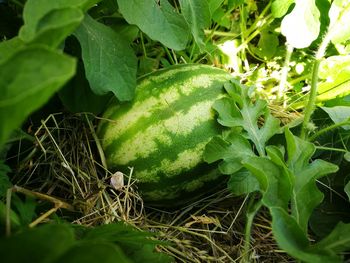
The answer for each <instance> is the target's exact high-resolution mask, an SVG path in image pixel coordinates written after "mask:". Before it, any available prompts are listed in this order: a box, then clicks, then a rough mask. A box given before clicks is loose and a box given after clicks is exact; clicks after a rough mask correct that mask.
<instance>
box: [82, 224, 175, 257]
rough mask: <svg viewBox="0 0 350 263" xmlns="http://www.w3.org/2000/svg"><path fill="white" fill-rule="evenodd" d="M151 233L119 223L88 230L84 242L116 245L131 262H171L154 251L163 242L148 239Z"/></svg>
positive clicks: (163, 255)
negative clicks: (102, 242) (101, 242)
mask: <svg viewBox="0 0 350 263" xmlns="http://www.w3.org/2000/svg"><path fill="white" fill-rule="evenodd" d="M152 236H154V234H152V233H148V232H144V231H139V230H136V229H135V228H133V227H131V226H129V225H126V224H125V223H122V222H119V223H116V224H108V225H102V226H98V227H95V228H93V229H91V230H89V231H88V232H87V233H86V235H85V236H84V240H91V241H93V242H96V241H105V242H107V241H108V242H113V243H116V244H118V246H120V247H121V248H122V249H123V251H124V252H125V254H126V255H127V256H128V257H129V258H130V259H132V260H133V262H137V263H139V262H140V263H143V262H159V263H163V262H173V261H172V258H171V257H169V256H167V255H165V254H163V253H157V252H156V251H155V246H156V245H159V244H163V245H165V244H166V243H165V242H162V241H158V240H153V239H150V237H152Z"/></svg>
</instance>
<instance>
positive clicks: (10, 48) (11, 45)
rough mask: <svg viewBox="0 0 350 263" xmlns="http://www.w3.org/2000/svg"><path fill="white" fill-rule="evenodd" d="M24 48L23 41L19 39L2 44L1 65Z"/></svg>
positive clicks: (0, 46)
mask: <svg viewBox="0 0 350 263" xmlns="http://www.w3.org/2000/svg"><path fill="white" fill-rule="evenodd" d="M23 46H24V43H23V41H22V40H21V39H19V38H18V37H14V38H12V39H10V40H7V41H2V42H0V63H2V62H3V61H5V60H6V59H8V58H9V57H11V56H12V55H13V54H14V53H16V52H17V51H18V50H20V49H21V48H22V47H23Z"/></svg>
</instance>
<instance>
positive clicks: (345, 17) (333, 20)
mask: <svg viewBox="0 0 350 263" xmlns="http://www.w3.org/2000/svg"><path fill="white" fill-rule="evenodd" d="M328 16H329V19H330V23H329V32H330V38H331V41H332V43H333V44H337V43H341V42H344V41H346V40H348V39H349V38H350V28H349V23H350V1H349V0H334V1H333V2H332V5H331V8H330V10H329V13H328Z"/></svg>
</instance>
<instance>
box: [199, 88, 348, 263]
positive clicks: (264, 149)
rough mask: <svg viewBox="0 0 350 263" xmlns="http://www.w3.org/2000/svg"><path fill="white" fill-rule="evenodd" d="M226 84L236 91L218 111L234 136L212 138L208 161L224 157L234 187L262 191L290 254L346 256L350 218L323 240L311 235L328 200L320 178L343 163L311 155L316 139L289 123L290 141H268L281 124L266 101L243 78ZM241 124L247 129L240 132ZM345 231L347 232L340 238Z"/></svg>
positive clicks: (322, 258) (319, 258)
mask: <svg viewBox="0 0 350 263" xmlns="http://www.w3.org/2000/svg"><path fill="white" fill-rule="evenodd" d="M226 90H227V92H228V94H229V95H230V96H229V97H227V98H224V99H221V100H219V101H217V104H214V109H215V110H216V111H217V112H218V122H219V123H220V124H222V125H224V126H227V127H231V129H232V130H231V133H230V134H229V136H227V135H226V134H224V135H223V136H222V137H215V138H213V139H212V140H211V141H210V142H209V144H208V145H207V147H206V152H205V159H206V161H208V162H214V161H217V160H223V161H222V162H221V163H219V168H220V170H221V171H222V172H224V173H227V174H229V173H230V172H231V180H230V182H229V188H230V189H231V190H232V191H233V192H234V193H238V194H239V193H249V192H253V191H259V192H260V193H261V195H262V197H261V201H262V204H263V205H264V206H266V207H267V208H268V209H269V210H270V213H271V216H272V231H273V234H274V237H275V239H276V241H277V243H278V244H279V246H280V247H281V248H282V249H284V250H285V251H286V252H288V253H289V254H290V255H292V256H293V257H295V258H297V259H300V260H303V261H306V262H329V261H331V260H332V261H335V262H341V257H339V256H337V253H339V252H341V251H344V250H345V249H347V247H348V246H350V242H349V240H348V237H347V235H348V231H349V230H348V229H349V225H348V224H339V225H338V226H337V227H336V228H335V229H334V230H333V231H332V232H331V233H330V234H329V235H328V236H326V237H325V238H324V239H323V240H322V241H320V242H319V243H316V244H311V243H310V242H309V240H308V222H309V220H310V217H311V214H312V212H313V211H314V210H315V208H316V207H317V206H318V205H319V204H320V203H321V202H322V200H323V194H322V192H321V191H320V190H319V189H318V187H317V185H316V182H317V180H319V179H320V178H322V177H324V176H326V175H328V174H331V173H334V172H336V171H337V170H338V167H337V166H336V165H334V164H331V163H328V162H326V161H324V160H320V159H317V160H312V161H311V158H312V156H313V155H314V153H315V150H316V148H315V146H314V144H312V143H310V142H307V141H305V140H302V139H300V138H299V137H297V136H294V135H293V134H292V133H291V132H290V131H289V129H287V128H285V129H284V130H285V131H284V134H285V146H280V147H278V146H275V145H268V139H269V138H271V137H272V136H273V135H275V134H276V133H277V132H279V130H280V129H279V122H278V121H276V120H275V119H274V117H272V116H271V114H270V113H269V111H268V110H267V106H266V104H264V103H263V102H262V101H261V100H259V99H256V100H254V103H253V102H251V100H250V99H248V98H249V96H248V91H249V89H248V88H247V87H245V86H243V85H240V84H239V83H235V84H234V86H226ZM242 94H244V96H242ZM245 100H247V101H248V102H249V103H245V102H244V101H245ZM218 105H219V106H218ZM227 105H229V106H227ZM243 116H244V117H243ZM260 116H263V117H264V123H263V124H260V125H258V124H257V123H258V119H259V117H260ZM237 129H239V130H240V129H241V130H242V131H240V132H239V133H238V132H237ZM258 134H260V136H257V135H258ZM248 140H249V141H250V143H249V141H248ZM252 148H253V149H256V150H257V154H255V153H253V151H252V150H251V149H252ZM237 149H239V151H237ZM259 149H260V150H259ZM237 153H239V154H237ZM222 167H231V168H232V167H233V169H231V171H230V170H229V169H228V170H224V169H222ZM237 171H239V172H238V173H236V172H237ZM236 176H237V178H235V177H236ZM242 176H246V179H244V178H242ZM252 177H254V178H255V179H256V181H254V180H252ZM236 182H237V188H235V185H234V184H235V183H236ZM242 182H243V183H242ZM256 182H258V185H257V184H256ZM248 227H250V226H248ZM340 229H341V230H340ZM339 231H344V233H347V234H344V235H341V236H338V239H337V238H336V235H337V234H336V233H338V232H339ZM337 244H339V246H338V245H337Z"/></svg>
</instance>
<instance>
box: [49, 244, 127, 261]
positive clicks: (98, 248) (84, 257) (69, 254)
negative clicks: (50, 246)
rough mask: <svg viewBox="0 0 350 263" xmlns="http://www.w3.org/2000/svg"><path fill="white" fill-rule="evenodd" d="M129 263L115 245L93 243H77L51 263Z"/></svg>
mask: <svg viewBox="0 0 350 263" xmlns="http://www.w3.org/2000/svg"><path fill="white" fill-rule="evenodd" d="M60 262H67V263H76V262H84V263H95V262H103V263H116V262H118V263H119V262H120V263H131V262H133V261H131V260H130V259H129V258H128V257H127V256H126V255H125V254H124V252H123V251H122V250H121V249H120V248H119V247H118V246H116V245H113V244H111V243H98V242H94V241H90V242H79V243H77V244H75V245H74V246H72V247H71V248H70V249H68V251H66V252H65V253H64V254H63V255H62V256H61V257H59V258H58V259H56V260H55V261H53V263H60Z"/></svg>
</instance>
